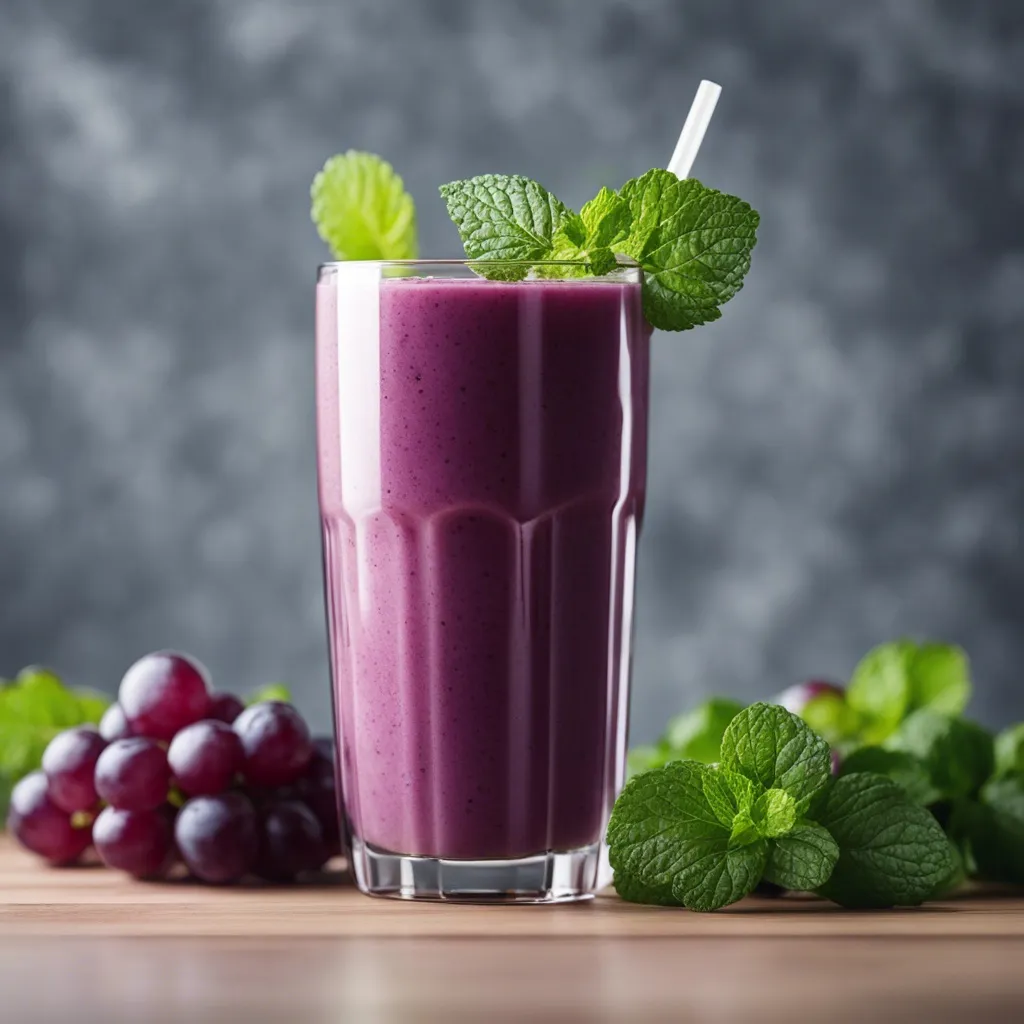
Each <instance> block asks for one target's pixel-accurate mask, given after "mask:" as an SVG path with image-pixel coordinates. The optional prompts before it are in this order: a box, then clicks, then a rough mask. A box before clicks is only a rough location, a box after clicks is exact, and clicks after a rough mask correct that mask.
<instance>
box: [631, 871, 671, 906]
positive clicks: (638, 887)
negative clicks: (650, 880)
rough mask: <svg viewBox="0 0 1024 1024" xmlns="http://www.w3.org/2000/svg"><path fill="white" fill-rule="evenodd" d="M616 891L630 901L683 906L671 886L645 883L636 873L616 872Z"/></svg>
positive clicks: (654, 904) (653, 904)
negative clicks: (673, 893)
mask: <svg viewBox="0 0 1024 1024" xmlns="http://www.w3.org/2000/svg"><path fill="white" fill-rule="evenodd" d="M614 884H615V891H616V892H617V893H618V894H619V895H620V896H621V897H622V898H623V899H624V900H628V901H629V902H630V903H648V904H651V905H652V906H656V907H681V906H682V904H681V903H680V902H679V900H677V899H676V898H675V896H673V895H672V887H671V886H656V885H644V883H643V882H641V881H640V880H639V879H637V878H636V876H634V875H627V874H624V873H620V872H616V873H615V878H614Z"/></svg>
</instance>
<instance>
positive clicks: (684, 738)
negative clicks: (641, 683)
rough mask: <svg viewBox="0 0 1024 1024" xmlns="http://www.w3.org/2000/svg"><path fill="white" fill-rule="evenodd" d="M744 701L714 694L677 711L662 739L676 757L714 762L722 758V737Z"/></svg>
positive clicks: (707, 762) (708, 762)
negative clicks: (700, 702) (686, 710)
mask: <svg viewBox="0 0 1024 1024" xmlns="http://www.w3.org/2000/svg"><path fill="white" fill-rule="evenodd" d="M742 710H743V705H742V704H740V703H739V702H738V701H735V700H731V699H729V698H728V697H712V698H711V699H710V700H706V701H705V702H704V703H703V704H701V705H699V706H698V707H696V708H694V709H693V710H692V711H688V712H686V713H685V714H682V715H677V716H676V717H675V718H673V719H672V720H671V721H670V722H669V723H668V728H667V729H666V730H665V736H664V738H663V742H664V744H665V746H666V747H667V748H668V749H669V750H671V751H673V752H674V753H675V755H676V756H675V758H674V760H686V759H689V760H693V761H703V762H704V763H705V764H712V763H713V762H715V761H718V760H719V759H720V758H721V754H722V737H723V736H724V735H725V730H726V729H727V728H728V726H729V723H730V722H731V721H732V720H733V719H734V718H735V717H736V716H737V715H738V714H739V713H740V712H741V711H742Z"/></svg>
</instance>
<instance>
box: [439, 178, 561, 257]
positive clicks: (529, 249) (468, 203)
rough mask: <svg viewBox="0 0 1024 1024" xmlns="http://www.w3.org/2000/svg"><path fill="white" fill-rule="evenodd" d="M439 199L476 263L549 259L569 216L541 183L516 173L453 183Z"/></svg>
mask: <svg viewBox="0 0 1024 1024" xmlns="http://www.w3.org/2000/svg"><path fill="white" fill-rule="evenodd" d="M441 195H442V196H443V197H444V201H445V203H446V204H447V205H448V214H449V216H450V217H451V218H452V220H453V221H454V222H455V226H456V227H457V228H458V229H459V235H460V236H461V238H462V244H463V246H464V247H465V250H466V255H467V256H468V257H469V258H470V259H474V260H505V261H508V260H511V261H524V262H535V261H537V260H545V259H551V258H552V253H553V251H554V238H555V235H556V233H557V232H558V230H559V228H560V227H561V226H562V224H563V223H564V222H565V221H566V220H567V219H568V218H569V217H570V216H571V211H570V210H568V209H567V208H566V207H565V206H564V205H563V204H562V203H561V202H560V201H559V200H558V199H556V198H555V197H554V196H553V195H551V193H550V192H548V191H547V189H545V188H544V187H543V186H542V185H538V184H537V182H535V181H531V180H530V179H529V178H524V177H522V176H521V175H518V174H481V175H479V176H477V177H475V178H469V179H466V180H462V181H452V182H449V184H447V185H442V186H441Z"/></svg>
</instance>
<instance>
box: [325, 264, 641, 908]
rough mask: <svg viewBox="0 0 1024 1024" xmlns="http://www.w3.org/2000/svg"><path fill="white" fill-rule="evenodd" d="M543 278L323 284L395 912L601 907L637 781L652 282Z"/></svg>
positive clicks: (351, 809) (371, 789)
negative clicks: (628, 758)
mask: <svg viewBox="0 0 1024 1024" xmlns="http://www.w3.org/2000/svg"><path fill="white" fill-rule="evenodd" d="M490 266H491V267H493V266H494V265H493V264H491V265H490ZM531 266H532V267H533V272H532V273H531V274H530V275H529V276H528V277H527V278H525V279H521V280H512V281H496V280H487V279H484V278H482V277H480V276H478V275H477V274H475V273H474V272H473V270H472V269H471V265H470V264H469V263H467V262H465V261H448V262H426V261H398V262H392V263H388V262H343V263H328V264H325V265H323V266H322V267H321V268H320V272H319V279H318V284H317V299H316V364H317V370H316V375H317V436H318V470H319V494H320V512H321V518H322V525H323V543H324V573H325V591H326V603H327V618H328V632H329V639H330V652H331V670H332V675H333V695H334V708H335V727H336V733H337V740H338V743H337V750H338V762H339V764H338V768H339V773H340V780H341V786H340V793H341V801H342V815H343V821H344V823H345V828H346V832H347V838H348V848H349V857H350V862H351V866H352V870H353V873H354V875H355V879H356V883H357V884H358V886H359V888H360V889H361V890H362V891H363V892H366V893H370V894H373V895H381V896H396V897H402V898H407V899H443V900H466V901H487V902H523V903H532V902H538V903H542V902H554V901H562V900H574V899H581V898H586V897H588V896H590V895H592V894H593V892H594V890H595V888H596V887H597V885H598V884H599V881H598V880H599V873H600V863H601V856H602V843H603V838H604V832H605V828H606V825H607V821H608V816H609V813H610V811H611V807H612V804H613V802H614V800H615V797H616V795H617V794H618V791H619V789H620V787H621V785H622V782H623V773H624V764H625V752H626V724H627V721H626V720H627V705H628V690H629V672H630V644H631V632H632V613H633V592H634V565H635V557H636V541H637V532H638V530H639V527H640V521H641V517H642V514H643V504H644V491H645V484H646V461H647V459H646V454H647V392H648V362H649V340H650V331H649V328H648V327H647V325H646V323H645V321H644V319H643V314H642V311H641V280H640V271H639V270H638V269H637V268H635V267H632V266H620V267H619V268H618V269H617V270H615V271H613V272H612V273H611V274H608V275H607V276H604V277H571V276H570V277H555V276H554V275H553V273H552V267H551V265H550V264H548V265H540V273H541V274H543V275H545V276H538V274H537V270H538V265H536V264H534V265H531ZM545 267H547V269H546V270H545V269H544V268H545ZM566 269H570V270H571V268H562V269H561V272H564V271H565V270H566ZM522 271H523V272H525V267H524V268H522ZM558 272H560V271H559V270H558V269H555V270H554V273H558ZM548 275H550V276H548ZM509 276H516V275H515V274H512V275H509Z"/></svg>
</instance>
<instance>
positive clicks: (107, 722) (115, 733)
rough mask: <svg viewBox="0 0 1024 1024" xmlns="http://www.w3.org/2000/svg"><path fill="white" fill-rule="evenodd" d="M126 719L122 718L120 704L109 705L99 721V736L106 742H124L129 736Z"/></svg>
mask: <svg viewBox="0 0 1024 1024" xmlns="http://www.w3.org/2000/svg"><path fill="white" fill-rule="evenodd" d="M131 734H132V731H131V729H130V728H129V726H128V719H127V718H125V717H124V712H123V711H122V710H121V705H120V704H111V705H110V707H109V708H107V710H106V711H104V712H103V717H102V718H101V719H100V735H101V736H102V737H103V738H104V739H105V740H106V741H107V742H108V743H113V742H114V740H124V739H127V738H128V737H129V736H131Z"/></svg>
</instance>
